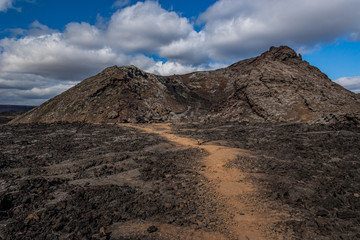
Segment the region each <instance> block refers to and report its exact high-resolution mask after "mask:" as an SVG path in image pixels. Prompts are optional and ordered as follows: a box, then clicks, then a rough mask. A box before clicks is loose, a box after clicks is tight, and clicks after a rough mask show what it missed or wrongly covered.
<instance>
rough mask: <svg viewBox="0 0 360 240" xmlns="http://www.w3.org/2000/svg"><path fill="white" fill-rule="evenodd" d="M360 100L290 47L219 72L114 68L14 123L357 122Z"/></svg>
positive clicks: (271, 49) (91, 78)
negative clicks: (165, 72)
mask: <svg viewBox="0 0 360 240" xmlns="http://www.w3.org/2000/svg"><path fill="white" fill-rule="evenodd" d="M359 103H360V99H359V98H358V97H357V96H356V94H355V93H352V92H350V91H348V90H346V89H344V88H343V87H341V86H340V85H338V84H336V83H334V82H332V81H331V80H330V79H329V78H328V77H327V76H326V75H325V74H324V73H322V72H321V71H320V70H319V69H318V68H316V67H313V66H311V65H310V64H309V63H308V62H306V61H303V60H302V58H301V56H300V55H298V54H297V53H296V52H295V51H294V50H292V49H291V48H289V47H286V46H281V47H271V48H270V50H269V51H267V52H265V53H263V54H261V55H260V56H258V57H255V58H251V59H247V60H243V61H240V62H237V63H235V64H233V65H231V66H229V67H227V68H223V69H218V70H215V71H204V72H195V73H190V74H185V75H173V76H165V77H164V76H157V75H154V74H150V73H146V72H143V71H142V70H140V69H138V68H136V67H134V66H126V67H117V66H113V67H109V68H107V69H105V70H104V71H102V72H101V73H99V74H98V75H96V76H93V77H90V78H88V79H85V80H84V81H82V82H81V83H79V84H78V85H76V86H75V87H73V88H71V89H69V90H67V91H65V92H64V93H62V94H60V95H58V96H56V97H54V98H53V99H51V100H49V101H47V102H45V103H44V104H42V105H41V106H39V107H37V108H35V109H33V110H32V111H30V112H27V113H26V114H24V115H22V116H20V117H18V118H16V119H15V120H13V121H12V122H11V123H33V122H45V123H49V122H58V121H66V122H76V121H84V122H90V123H116V122H154V121H155V122H159V121H174V122H175V121H219V120H221V121H274V122H279V121H285V122H296V121H310V122H321V123H327V122H334V121H343V120H345V121H354V122H358V121H359V116H360V104H359Z"/></svg>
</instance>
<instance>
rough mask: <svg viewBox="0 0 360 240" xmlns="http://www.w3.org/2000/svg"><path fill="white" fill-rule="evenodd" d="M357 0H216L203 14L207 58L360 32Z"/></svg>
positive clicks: (301, 44) (221, 58) (306, 45)
mask: <svg viewBox="0 0 360 240" xmlns="http://www.w3.org/2000/svg"><path fill="white" fill-rule="evenodd" d="M354 9H360V1H358V0H347V1H343V0H330V1H329V0H317V1H313V0H303V1H298V0H257V1H250V0H220V1H218V2H216V3H215V4H214V5H213V6H211V7H210V8H209V9H208V10H207V11H206V12H205V13H203V14H202V15H201V16H200V18H199V22H200V23H204V24H205V28H204V29H203V31H205V32H206V37H207V39H206V49H207V50H208V51H209V55H210V57H211V58H212V59H214V60H218V61H224V60H226V59H229V58H232V59H236V58H239V57H248V56H250V55H253V54H257V53H259V52H262V51H264V50H265V49H268V47H269V46H271V45H281V44H289V45H291V46H293V47H295V48H299V49H300V48H311V47H312V46H313V45H314V44H317V43H318V42H325V43H326V42H331V41H334V40H336V39H337V38H339V37H341V36H343V35H347V34H349V33H350V32H353V33H359V32H360V25H359V24H358V23H359V22H360V14H359V13H358V11H355V10H354Z"/></svg>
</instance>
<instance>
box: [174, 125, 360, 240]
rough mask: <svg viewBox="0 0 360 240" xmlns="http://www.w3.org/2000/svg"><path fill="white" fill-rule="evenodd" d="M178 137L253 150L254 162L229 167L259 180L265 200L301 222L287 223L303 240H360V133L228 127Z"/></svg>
mask: <svg viewBox="0 0 360 240" xmlns="http://www.w3.org/2000/svg"><path fill="white" fill-rule="evenodd" d="M174 132H177V133H179V134H182V135H186V136H191V137H193V138H196V139H201V140H202V141H204V143H206V142H210V141H218V142H219V143H220V144H223V145H228V146H231V147H239V148H244V149H248V150H251V152H252V153H253V154H254V155H255V156H256V157H254V158H244V157H241V158H238V159H236V160H234V161H232V162H230V163H229V164H228V167H229V168H232V167H235V168H239V169H241V171H244V172H247V173H249V176H252V175H253V176H255V177H253V179H252V181H254V182H256V183H257V185H258V186H260V187H261V189H262V191H263V197H264V198H265V199H269V200H275V201H279V202H281V204H283V205H289V206H290V207H292V208H293V209H294V211H293V213H294V215H297V216H301V219H299V220H297V221H289V222H287V223H286V224H287V225H289V226H291V227H292V228H293V231H294V232H295V233H296V235H297V237H298V238H299V239H360V159H359V156H360V129H359V128H356V127H353V126H352V125H346V124H342V125H307V124H281V123H277V124H271V123H258V124H254V123H228V124H213V125H204V124H193V125H188V124H187V125H178V126H177V127H176V128H175V130H174ZM256 176H265V177H262V178H259V177H256Z"/></svg>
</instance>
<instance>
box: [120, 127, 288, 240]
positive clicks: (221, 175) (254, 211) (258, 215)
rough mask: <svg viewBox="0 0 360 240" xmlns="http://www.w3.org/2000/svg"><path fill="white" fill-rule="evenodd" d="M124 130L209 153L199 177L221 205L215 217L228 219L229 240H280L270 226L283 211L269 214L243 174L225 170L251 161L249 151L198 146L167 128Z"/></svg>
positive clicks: (208, 145) (253, 186)
mask: <svg viewBox="0 0 360 240" xmlns="http://www.w3.org/2000/svg"><path fill="white" fill-rule="evenodd" d="M126 126H131V127H133V128H137V129H141V130H144V131H146V132H148V133H155V134H159V135H161V136H163V137H165V138H167V139H168V140H169V141H171V142H174V143H176V144H178V145H180V146H184V147H199V148H201V149H203V150H205V151H206V152H208V153H209V154H208V156H207V157H205V158H204V159H203V160H202V161H203V163H204V165H205V167H204V168H203V169H202V170H201V174H203V176H205V177H206V178H207V179H209V180H210V182H211V184H212V186H210V187H212V188H213V189H214V190H215V191H216V193H217V195H218V201H221V202H220V203H222V204H223V205H225V208H226V211H225V212H222V213H219V214H223V215H224V214H225V215H227V216H224V219H230V220H229V221H228V222H227V223H225V224H227V225H228V230H229V232H230V234H231V236H230V237H231V238H234V239H284V237H283V236H281V235H280V234H279V233H275V231H274V229H273V225H274V223H276V222H279V221H283V220H284V219H286V218H288V217H289V215H288V214H286V213H284V212H285V211H284V212H281V213H279V212H276V211H272V210H270V208H269V207H268V203H265V202H264V201H263V200H261V199H259V197H258V195H257V194H256V193H257V190H258V189H257V187H256V186H255V185H254V184H253V183H251V182H250V181H249V180H248V178H247V175H246V174H245V173H243V172H241V171H239V170H238V169H236V168H228V167H225V165H226V164H227V163H228V162H229V161H230V160H232V159H235V158H236V157H238V156H244V157H250V158H251V157H253V156H251V153H250V152H249V151H246V150H243V149H238V148H231V147H226V146H218V145H214V144H211V143H206V144H202V145H199V144H198V140H194V139H191V138H186V137H180V136H177V135H175V134H173V133H171V128H170V125H169V124H151V125H128V124H127V125H126ZM200 141H201V140H200ZM288 237H289V236H288Z"/></svg>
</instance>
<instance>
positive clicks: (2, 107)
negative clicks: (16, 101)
mask: <svg viewBox="0 0 360 240" xmlns="http://www.w3.org/2000/svg"><path fill="white" fill-rule="evenodd" d="M34 107H35V106H24V105H3V104H0V113H3V112H13V111H22V112H27V111H29V110H31V109H33V108H34Z"/></svg>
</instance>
